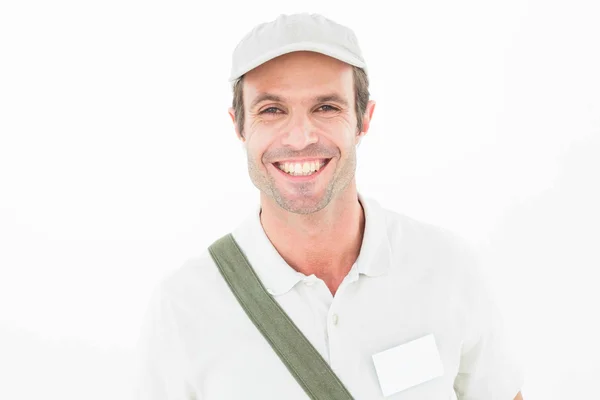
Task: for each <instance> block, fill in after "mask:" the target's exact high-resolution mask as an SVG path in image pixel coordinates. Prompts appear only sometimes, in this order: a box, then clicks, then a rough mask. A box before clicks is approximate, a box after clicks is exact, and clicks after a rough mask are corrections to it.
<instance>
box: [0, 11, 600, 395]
mask: <svg viewBox="0 0 600 400" xmlns="http://www.w3.org/2000/svg"><path fill="white" fill-rule="evenodd" d="M280 3H281V2H279V3H278V2H270V1H245V2H241V1H240V2H231V1H229V2H228V1H221V2H205V3H203V2H201V1H169V2H167V1H133V0H118V1H117V0H108V1H95V2H91V1H74V0H72V1H66V0H56V1H37V2H34V1H27V0H22V1H16V0H13V1H10V0H9V1H3V2H2V3H0V398H1V399H10V400H13V399H15V400H18V399H42V398H43V399H61V400H68V399H73V400H75V399H78V400H79V399H86V400H96V399H98V400H100V399H101V400H106V399H111V400H120V399H128V398H130V392H131V388H132V378H133V368H132V366H133V364H132V363H133V355H134V349H135V343H136V340H137V337H138V333H139V328H140V324H141V320H142V317H143V313H144V311H145V307H146V306H147V302H148V300H149V296H150V292H151V290H152V289H153V287H154V286H155V285H156V284H157V282H158V281H159V280H160V279H161V277H163V276H164V275H165V274H167V273H169V272H170V271H172V270H174V269H176V268H177V267H179V266H180V265H181V264H182V263H183V262H184V261H185V260H186V259H187V258H190V257H192V256H196V255H198V254H200V253H201V252H202V251H203V250H204V249H205V247H206V246H207V245H209V244H210V243H212V241H213V240H215V239H216V238H218V237H220V236H221V235H223V234H225V233H227V232H229V231H230V230H231V229H233V228H234V227H235V226H237V224H238V223H239V222H241V220H242V218H244V217H245V216H246V215H247V213H248V212H249V211H250V210H251V209H252V207H253V205H254V204H255V203H256V202H257V201H258V192H257V190H256V189H255V188H254V186H252V184H251V182H250V180H249V178H248V175H247V170H246V161H245V158H244V152H243V150H242V148H241V146H240V145H239V143H238V142H237V140H236V137H235V133H234V131H233V127H232V125H231V122H230V119H229V116H228V115H227V108H228V107H229V105H230V102H231V93H230V88H229V84H228V82H227V76H228V74H229V68H230V57H231V52H232V50H233V48H234V46H235V45H236V44H237V42H238V40H239V39H240V38H241V37H242V36H243V35H244V34H245V33H246V32H247V31H248V30H250V29H251V28H252V27H253V26H254V25H256V24H258V23H261V22H264V21H268V20H272V19H274V18H276V17H277V16H278V15H279V14H280V13H291V12H301V11H308V12H319V13H322V14H323V15H325V16H327V17H329V18H331V19H333V20H335V21H337V22H339V23H342V24H344V25H347V26H350V27H351V28H352V29H354V31H355V32H356V34H357V36H358V38H359V42H360V43H361V46H362V47H363V52H364V55H365V58H366V60H367V62H368V64H369V72H370V76H371V82H372V86H371V92H372V98H373V99H375V100H376V101H377V102H378V103H377V107H376V110H375V114H374V121H373V124H372V129H371V131H370V132H369V134H368V135H367V137H366V138H365V139H364V140H363V141H362V142H361V145H360V147H359V149H358V157H359V164H358V169H357V182H358V187H359V190H360V191H361V192H363V193H364V194H365V195H368V196H371V197H374V198H376V199H377V200H378V201H379V202H380V203H381V204H382V205H383V206H385V207H387V208H391V209H393V210H396V211H398V212H401V213H405V214H408V215H410V216H413V217H415V218H418V219H421V220H423V221H426V222H432V223H435V224H438V225H442V226H445V227H447V228H450V229H453V230H456V231H458V232H459V233H461V234H463V235H464V236H465V237H467V238H469V239H470V240H473V241H474V242H477V243H480V244H484V245H486V246H487V247H486V248H487V250H488V253H487V254H488V255H489V260H490V264H489V265H490V266H491V267H490V273H491V276H492V277H493V283H494V288H495V290H496V292H497V297H498V301H499V304H500V306H501V308H502V310H503V312H504V314H505V319H506V322H507V327H508V329H509V331H510V334H511V335H512V338H513V342H514V344H513V345H514V348H515V350H516V353H517V354H519V355H520V356H521V359H522V362H523V366H524V369H525V372H526V384H525V387H524V388H523V394H524V398H525V400H533V399H544V400H548V399H564V398H573V399H575V398H577V399H592V398H600V389H599V387H598V385H597V384H596V380H597V377H598V376H599V375H600V347H599V344H598V337H600V326H599V320H600V317H599V315H600V311H599V308H600V307H599V306H598V304H600V294H599V290H598V270H599V268H600V250H599V248H600V245H599V241H600V234H599V230H598V226H599V223H600V212H599V211H598V205H599V204H600V193H599V192H600V183H599V182H600V178H599V175H600V162H599V158H600V95H599V94H600V73H599V72H598V71H600V40H599V38H600V23H598V21H599V20H600V9H599V6H598V2H596V1H592V0H590V1H587V2H583V1H561V2H558V1H542V0H532V1H516V0H511V1H506V0H504V1H495V2H490V1H462V0H461V1H458V2H457V1H452V2H448V1H437V2H431V1H402V2H392V1H390V2H380V1H365V2H356V3H352V2H348V1H347V0H344V1H330V2H322V1H302V2H287V3H285V4H280ZM292 4H296V5H292ZM507 400H508V399H507Z"/></svg>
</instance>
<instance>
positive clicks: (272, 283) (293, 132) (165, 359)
mask: <svg viewBox="0 0 600 400" xmlns="http://www.w3.org/2000/svg"><path fill="white" fill-rule="evenodd" d="M230 80H231V82H232V84H233V104H232V107H231V109H230V110H229V114H230V116H231V119H232V121H233V124H234V129H235V132H236V134H237V136H238V138H239V140H240V141H242V142H243V144H244V147H245V149H246V154H247V161H248V172H249V175H250V179H251V180H252V182H253V184H254V185H255V186H256V187H257V188H258V189H259V191H260V202H259V204H257V205H256V207H255V209H254V211H253V212H252V213H251V215H249V216H248V219H247V220H246V221H244V222H243V223H241V224H240V225H239V227H238V228H237V229H236V230H235V231H234V232H232V234H230V235H226V236H225V237H223V238H221V239H219V240H217V241H215V243H214V244H213V245H211V246H210V247H209V249H206V250H205V251H204V252H203V254H202V255H201V256H200V257H198V258H196V259H191V260H190V261H189V262H187V263H186V264H185V265H184V266H182V267H181V268H180V269H178V270H177V271H175V272H174V273H173V274H171V275H170V276H169V277H167V278H166V279H165V280H163V281H162V282H161V283H160V285H158V287H157V290H156V291H155V293H154V296H153V298H152V302H151V304H150V307H149V309H148V314H147V317H146V321H145V324H144V327H143V331H142V337H141V338H140V342H139V349H140V353H139V354H140V356H141V357H140V359H139V361H140V362H139V376H138V377H139V380H138V386H137V394H138V398H139V399H148V400H168V399H169V400H171V399H172V400H175V399H177V400H180V399H208V400H213V399H228V400H229V399H261V400H263V399H277V400H279V399H307V398H311V399H351V398H355V399H366V400H372V399H383V398H386V399H395V400H413V399H414V400H417V399H427V400H429V399H450V398H451V396H452V395H453V394H455V395H456V397H457V398H458V399H460V400H494V399H497V400H512V399H521V394H520V391H519V390H520V388H521V387H522V384H523V376H522V373H521V372H520V370H519V368H518V365H517V364H516V363H515V361H514V358H512V357H511V355H510V352H509V350H510V349H509V347H508V346H507V343H506V340H505V336H504V327H503V325H502V318H501V315H500V313H499V311H498V309H497V308H496V306H495V304H494V302H493V300H492V298H491V296H490V294H489V292H488V290H487V289H486V282H485V279H484V274H483V273H482V270H481V266H480V264H479V263H478V257H477V256H476V253H475V252H474V251H473V249H471V248H470V246H468V245H467V244H466V242H465V241H464V240H462V239H461V238H460V237H458V236H457V235H455V234H454V233H452V232H450V231H447V230H444V229H441V228H438V227H435V226H431V225H428V224H425V223H422V222H419V221H416V220H414V219H412V218H410V217H408V216H405V215H403V214H400V213H397V212H395V211H392V210H387V209H385V208H383V207H381V206H380V205H379V204H378V203H377V202H376V201H375V200H374V199H372V198H370V197H367V196H365V195H363V194H361V193H359V192H358V190H357V185H356V180H355V171H356V147H357V145H358V143H359V142H360V140H361V138H362V137H363V136H365V135H366V134H367V132H368V130H369V125H370V122H371V119H372V118H373V112H374V109H375V102H374V101H372V100H370V99H369V91H368V76H367V69H366V64H365V61H364V59H363V57H362V55H361V51H360V48H359V46H358V42H357V40H356V37H355V35H354V33H353V32H352V31H351V30H350V29H348V28H346V27H344V26H341V25H339V24H336V23H335V22H333V21H331V20H328V19H326V18H324V17H322V16H320V15H315V14H312V15H309V14H297V15H282V16H280V17H279V18H277V19H276V20H275V21H272V22H269V23H265V24H261V25H259V26H257V27H256V28H254V29H253V30H252V31H251V32H250V33H249V34H248V35H246V37H244V38H243V39H242V41H241V42H240V44H239V45H238V46H237V47H236V49H235V50H234V54H233V67H232V73H231V77H230Z"/></svg>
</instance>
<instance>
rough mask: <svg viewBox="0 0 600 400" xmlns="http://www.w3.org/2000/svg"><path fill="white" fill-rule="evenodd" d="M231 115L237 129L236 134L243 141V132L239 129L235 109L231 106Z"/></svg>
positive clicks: (234, 127)
mask: <svg viewBox="0 0 600 400" xmlns="http://www.w3.org/2000/svg"><path fill="white" fill-rule="evenodd" d="M228 112H229V116H230V117H231V122H233V129H234V130H235V134H236V135H237V137H238V139H239V140H241V141H242V142H244V141H245V139H244V136H242V134H241V132H240V131H239V129H238V125H237V123H236V122H237V121H236V119H235V110H234V109H233V107H229V110H228Z"/></svg>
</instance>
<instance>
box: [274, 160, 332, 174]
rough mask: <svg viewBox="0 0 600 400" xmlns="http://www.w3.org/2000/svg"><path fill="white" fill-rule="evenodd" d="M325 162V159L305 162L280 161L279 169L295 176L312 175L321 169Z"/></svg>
mask: <svg viewBox="0 0 600 400" xmlns="http://www.w3.org/2000/svg"><path fill="white" fill-rule="evenodd" d="M324 164H325V163H324V162H323V161H310V162H305V163H290V162H285V163H279V164H278V165H279V169H280V170H282V171H284V172H286V173H288V174H290V175H294V176H300V175H301V176H306V175H312V174H314V173H315V172H316V171H318V170H320V169H321V168H322V167H323V165H324Z"/></svg>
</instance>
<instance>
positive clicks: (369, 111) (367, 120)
mask: <svg viewBox="0 0 600 400" xmlns="http://www.w3.org/2000/svg"><path fill="white" fill-rule="evenodd" d="M373 111H375V100H369V102H368V103H367V108H366V109H365V114H364V115H363V122H362V128H361V131H360V132H359V133H358V135H356V144H358V143H360V140H361V139H362V137H363V136H365V135H366V134H367V132H368V131H369V127H370V126H371V120H372V119H373Z"/></svg>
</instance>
